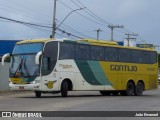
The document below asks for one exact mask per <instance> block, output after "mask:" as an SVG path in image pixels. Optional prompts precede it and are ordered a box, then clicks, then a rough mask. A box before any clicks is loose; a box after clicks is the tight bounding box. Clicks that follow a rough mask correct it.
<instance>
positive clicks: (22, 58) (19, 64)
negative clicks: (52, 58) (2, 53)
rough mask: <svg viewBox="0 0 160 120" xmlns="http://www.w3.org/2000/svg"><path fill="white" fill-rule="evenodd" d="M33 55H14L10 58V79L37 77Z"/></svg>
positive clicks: (37, 67)
mask: <svg viewBox="0 0 160 120" xmlns="http://www.w3.org/2000/svg"><path fill="white" fill-rule="evenodd" d="M34 60H35V55H33V54H30V55H15V56H12V58H11V63H10V77H31V76H38V75H39V73H40V72H39V65H36V64H35V61H34Z"/></svg>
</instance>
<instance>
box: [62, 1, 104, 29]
mask: <svg viewBox="0 0 160 120" xmlns="http://www.w3.org/2000/svg"><path fill="white" fill-rule="evenodd" d="M59 2H60V3H61V4H63V5H64V6H66V7H67V8H69V9H70V10H74V9H72V8H71V7H69V6H68V5H66V4H65V3H63V2H62V1H60V0H59ZM76 13H77V14H79V15H80V16H82V17H83V18H85V19H87V20H89V21H92V22H94V23H96V24H99V25H101V26H106V24H102V23H99V22H97V21H94V20H92V19H90V18H88V17H86V16H84V15H83V14H81V13H79V12H77V11H76Z"/></svg>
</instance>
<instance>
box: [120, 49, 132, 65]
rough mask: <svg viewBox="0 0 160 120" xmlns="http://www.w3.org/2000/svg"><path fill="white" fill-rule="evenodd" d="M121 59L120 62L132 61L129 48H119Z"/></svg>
mask: <svg viewBox="0 0 160 120" xmlns="http://www.w3.org/2000/svg"><path fill="white" fill-rule="evenodd" d="M119 61H120V62H130V61H131V60H130V50H129V49H122V48H121V49H119Z"/></svg>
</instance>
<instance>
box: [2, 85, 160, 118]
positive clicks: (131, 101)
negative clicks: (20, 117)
mask: <svg viewBox="0 0 160 120" xmlns="http://www.w3.org/2000/svg"><path fill="white" fill-rule="evenodd" d="M0 111H160V87H159V88H158V89H157V90H151V91H145V92H144V94H143V96H101V95H100V94H99V92H96V91H92V92H89V91H81V92H70V93H69V97H67V98H63V97H61V95H60V94H54V95H53V94H42V97H41V98H35V95H34V93H32V92H22V93H17V92H11V93H0ZM159 116H160V115H159ZM1 119H2V118H0V120H1ZM3 119H4V118H3ZM3 119H2V120H3ZM27 119H28V118H27ZM41 119H42V120H43V119H44V120H45V119H46V118H41ZM47 119H51V118H47ZM56 119H57V120H59V119H61V120H62V119H65V120H72V119H73V120H74V119H75V118H73V117H72V118H68V117H65V118H56ZM81 119H84V118H76V120H81ZM85 119H87V120H90V119H92V120H93V119H95V120H97V119H99V118H90V117H88V118H85ZM100 119H109V120H115V119H118V120H128V119H133V120H134V119H135V120H137V119H144V120H146V119H147V120H154V119H157V120H159V119H160V117H159V118H113V117H112V118H102V117H101V118H100Z"/></svg>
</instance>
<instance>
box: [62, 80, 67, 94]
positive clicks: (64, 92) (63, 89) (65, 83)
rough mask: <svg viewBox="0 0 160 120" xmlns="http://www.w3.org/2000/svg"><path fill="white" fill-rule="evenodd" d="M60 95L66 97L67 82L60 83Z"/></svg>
mask: <svg viewBox="0 0 160 120" xmlns="http://www.w3.org/2000/svg"><path fill="white" fill-rule="evenodd" d="M61 95H62V97H67V96H68V83H67V81H63V82H62V85H61Z"/></svg>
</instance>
